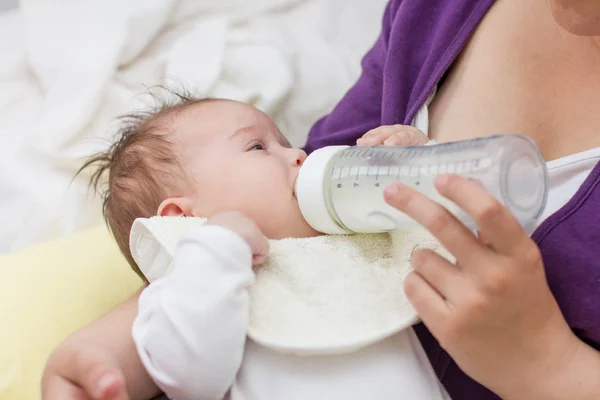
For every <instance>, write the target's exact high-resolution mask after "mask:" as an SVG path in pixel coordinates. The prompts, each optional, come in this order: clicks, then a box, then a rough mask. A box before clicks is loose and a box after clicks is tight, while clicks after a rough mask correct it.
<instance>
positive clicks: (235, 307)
mask: <svg viewBox="0 0 600 400" xmlns="http://www.w3.org/2000/svg"><path fill="white" fill-rule="evenodd" d="M253 281H254V273H253V272H252V253H251V250H250V247H249V246H248V244H247V243H246V242H245V241H244V240H243V239H242V238H241V237H240V236H238V235H237V234H235V233H234V232H232V231H230V230H228V229H225V228H222V227H219V226H214V225H207V226H202V227H200V228H197V229H195V230H193V231H192V232H190V233H189V234H187V235H186V236H185V237H184V238H183V239H182V240H181V241H180V242H179V244H178V248H177V251H176V253H175V256H174V258H173V268H172V269H171V272H170V273H169V274H168V275H167V276H165V277H162V278H160V279H157V280H156V281H154V282H153V283H152V284H151V285H150V286H148V287H147V288H146V289H145V290H144V291H143V293H142V295H141V296H140V300H139V311H138V315H137V318H136V320H135V322H134V325H133V332H132V333H133V340H134V342H135V344H136V347H137V350H138V353H139V355H140V358H141V360H142V363H143V364H144V366H145V367H146V370H147V371H148V373H149V374H150V376H151V377H152V378H153V379H154V381H155V382H156V384H157V385H158V386H159V387H160V388H161V389H162V390H163V391H164V392H165V393H166V394H167V396H169V397H170V398H172V399H176V400H188V399H189V400H198V399H201V400H211V399H215V400H220V399H222V398H223V397H224V396H225V394H226V393H227V391H228V390H229V388H230V386H231V385H232V383H233V382H234V379H235V377H236V374H237V372H238V369H239V368H240V365H241V362H242V356H243V353H244V345H245V341H246V332H247V328H248V319H249V300H248V292H247V290H246V288H247V287H248V286H249V285H251V284H252V283H253Z"/></svg>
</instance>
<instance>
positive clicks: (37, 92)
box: [0, 0, 387, 252]
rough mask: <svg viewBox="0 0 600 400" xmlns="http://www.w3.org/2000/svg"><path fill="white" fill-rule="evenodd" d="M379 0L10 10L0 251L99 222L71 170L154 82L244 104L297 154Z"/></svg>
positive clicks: (1, 90) (72, 1)
mask: <svg viewBox="0 0 600 400" xmlns="http://www.w3.org/2000/svg"><path fill="white" fill-rule="evenodd" d="M386 2H387V0H201V1H194V0H61V1H48V0H22V1H21V10H19V11H11V12H8V13H4V14H0V138H1V143H2V146H0V212H1V213H2V215H0V252H9V251H14V250H17V249H19V248H22V247H24V246H27V245H30V244H33V243H36V242H39V241H43V240H48V239H51V238H55V237H59V236H63V235H66V234H69V233H72V232H74V231H76V230H79V229H81V228H84V227H88V226H91V225H94V224H99V223H101V221H102V217H101V211H100V202H99V199H98V198H97V197H94V196H93V193H92V192H90V191H89V190H88V188H87V176H85V175H84V176H81V177H79V178H77V179H75V180H73V176H74V174H75V171H76V170H77V169H78V167H79V166H80V165H81V162H82V159H83V158H84V157H85V156H86V155H88V154H90V153H92V152H94V151H97V150H99V149H102V148H104V147H105V146H107V145H108V139H110V138H111V137H112V136H113V135H114V132H115V126H116V124H115V120H114V118H115V116H117V115H119V114H122V113H125V112H127V111H130V110H131V109H132V108H137V107H141V106H143V105H147V104H148V99H149V98H148V97H147V96H143V95H140V94H141V93H143V92H144V91H145V87H150V86H153V85H157V84H171V85H175V86H185V87H187V88H190V89H192V90H193V91H194V92H195V93H196V94H198V95H201V96H214V97H228V98H233V99H237V100H242V101H247V102H251V103H253V104H254V105H256V106H258V107H259V108H261V109H263V110H265V111H266V112H267V113H268V114H270V115H271V116H272V117H273V118H275V120H276V121H277V123H278V124H279V126H280V128H281V129H282V131H283V132H284V133H285V134H286V135H287V136H288V138H289V139H290V140H291V141H292V143H293V144H295V145H301V144H302V143H303V142H304V139H305V135H306V133H307V131H308V129H309V128H310V126H311V124H312V123H313V122H314V121H315V120H316V119H317V118H318V117H320V116H321V115H323V114H324V113H326V112H328V111H329V110H330V109H331V108H332V106H333V105H335V103H336V102H337V100H338V99H339V98H340V97H341V96H342V95H343V93H344V92H345V90H346V89H347V88H348V87H350V85H351V84H352V83H353V82H354V81H355V80H356V78H357V77H358V74H359V72H360V59H361V57H362V55H363V54H364V52H365V51H366V50H367V49H368V48H369V47H370V45H371V44H372V43H373V41H374V40H375V38H376V36H377V34H378V32H379V29H380V22H381V15H382V13H383V8H384V6H385V3H386Z"/></svg>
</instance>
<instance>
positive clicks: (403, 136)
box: [356, 125, 429, 146]
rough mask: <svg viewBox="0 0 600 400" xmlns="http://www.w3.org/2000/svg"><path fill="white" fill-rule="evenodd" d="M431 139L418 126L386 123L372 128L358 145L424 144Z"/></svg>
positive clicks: (359, 140)
mask: <svg viewBox="0 0 600 400" xmlns="http://www.w3.org/2000/svg"><path fill="white" fill-rule="evenodd" d="M428 141H429V139H428V138H427V136H425V134H424V133H423V132H421V131H420V130H418V129H417V128H413V127H412V126H408V125H384V126H380V127H379V128H375V129H371V130H370V131H369V132H367V133H365V134H364V135H363V136H362V137H361V138H360V139H358V140H357V141H356V144H357V145H358V146H379V145H385V146H422V145H424V144H425V143H427V142H428Z"/></svg>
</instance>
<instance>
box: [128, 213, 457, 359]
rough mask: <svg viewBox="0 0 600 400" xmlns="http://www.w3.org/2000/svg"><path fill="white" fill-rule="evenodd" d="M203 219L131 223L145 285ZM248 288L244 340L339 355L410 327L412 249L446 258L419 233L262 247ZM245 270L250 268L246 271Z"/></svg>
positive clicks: (276, 243)
mask: <svg viewBox="0 0 600 400" xmlns="http://www.w3.org/2000/svg"><path fill="white" fill-rule="evenodd" d="M204 221H205V219H203V218H186V217H152V218H149V219H145V218H143V219H138V220H136V221H135V223H134V224H133V227H132V230H131V237H130V246H131V253H132V256H133V258H134V259H135V261H136V263H137V264H138V266H139V267H140V269H141V271H142V272H143V273H144V275H145V276H146V278H147V279H148V280H149V281H150V282H152V281H154V280H156V279H158V278H160V277H161V276H163V275H165V274H167V273H168V272H169V269H170V268H171V260H172V258H173V254H174V252H175V249H176V246H177V242H178V241H179V239H180V238H181V237H182V236H183V235H184V234H185V233H186V232H187V231H189V230H190V229H193V228H195V227H197V226H199V225H201V224H202V223H204ZM269 244H270V253H269V258H268V260H267V262H266V263H265V264H264V265H262V266H260V267H258V268H256V270H255V271H256V281H255V283H254V285H253V286H252V287H250V288H249V294H250V326H249V330H248V336H249V337H250V338H252V340H254V341H255V342H257V343H259V344H261V345H263V346H265V347H267V348H270V349H273V350H277V351H280V352H284V353H294V354H305V355H308V354H336V353H346V352H351V351H354V350H357V349H359V348H362V347H365V346H368V345H370V344H372V343H375V342H377V341H380V340H382V339H384V338H386V337H388V336H391V335H393V334H395V333H397V332H399V331H401V330H403V329H406V328H407V327H409V326H411V325H413V324H415V323H416V322H417V321H418V316H417V314H416V312H415V310H414V308H413V307H412V305H411V304H410V302H409V301H408V299H407V298H406V295H405V293H404V285H403V284H404V278H405V277H406V275H407V274H408V273H409V272H410V271H411V266H410V256H411V253H412V251H413V250H414V249H415V248H418V247H425V248H431V249H434V250H436V251H437V252H439V253H440V254H442V255H444V256H445V257H446V258H448V259H451V256H449V255H448V253H447V252H446V251H445V250H444V249H443V248H442V247H441V245H440V244H439V243H438V242H437V241H436V240H435V239H434V238H433V237H432V236H431V235H430V234H429V233H428V232H426V231H425V230H423V229H420V228H419V229H412V230H410V231H396V232H393V233H391V234H387V233H382V234H361V235H334V236H320V237H314V238H308V239H283V240H271V241H270V243H269ZM249 267H250V266H249Z"/></svg>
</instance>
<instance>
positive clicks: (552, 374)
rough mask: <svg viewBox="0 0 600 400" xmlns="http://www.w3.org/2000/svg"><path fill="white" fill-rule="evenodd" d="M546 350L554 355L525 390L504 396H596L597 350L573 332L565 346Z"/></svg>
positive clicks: (559, 399)
mask: <svg viewBox="0 0 600 400" xmlns="http://www.w3.org/2000/svg"><path fill="white" fill-rule="evenodd" d="M548 352H549V353H550V352H553V353H554V354H556V355H557V357H556V358H555V360H554V361H553V362H552V363H549V368H547V370H546V371H543V368H541V369H540V370H539V371H538V374H537V375H538V376H537V377H536V378H535V379H533V380H532V382H531V384H530V385H528V387H527V389H525V390H521V393H515V394H514V395H513V396H510V397H506V398H507V399H510V400H521V399H523V400H524V399H545V400H588V399H589V400H592V399H600V352H598V351H597V350H595V349H594V348H592V347H590V346H588V345H587V344H586V343H584V342H582V341H581V340H579V339H578V338H577V337H575V335H573V341H572V342H571V344H570V345H568V346H566V348H561V349H558V348H552V349H548Z"/></svg>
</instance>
